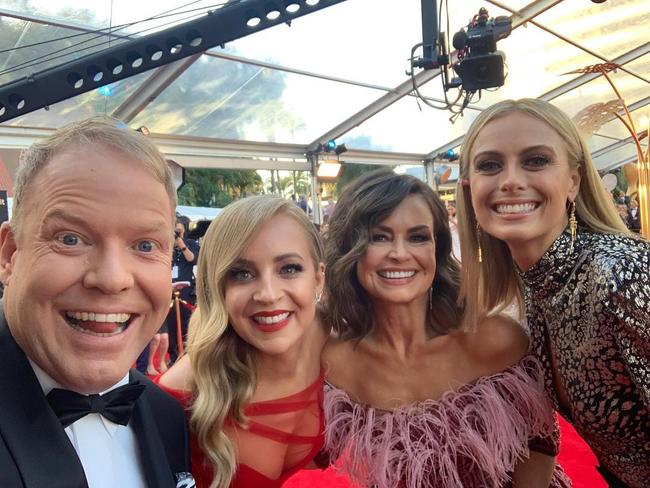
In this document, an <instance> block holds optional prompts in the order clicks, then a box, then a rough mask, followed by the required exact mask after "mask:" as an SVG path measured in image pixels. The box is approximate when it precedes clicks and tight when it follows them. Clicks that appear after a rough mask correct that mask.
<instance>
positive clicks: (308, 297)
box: [225, 214, 324, 355]
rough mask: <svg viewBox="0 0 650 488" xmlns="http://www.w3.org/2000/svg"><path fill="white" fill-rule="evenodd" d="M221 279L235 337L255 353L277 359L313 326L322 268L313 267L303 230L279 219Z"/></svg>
mask: <svg viewBox="0 0 650 488" xmlns="http://www.w3.org/2000/svg"><path fill="white" fill-rule="evenodd" d="M225 280H226V281H225V298H226V300H225V302H226V310H227V311H228V317H229V320H230V324H231V325H232V327H233V328H234V330H235V332H237V334H238V335H239V336H240V337H241V338H242V339H243V340H244V341H246V342H247V343H248V344H250V345H251V346H253V348H255V349H256V350H257V351H258V352H260V353H262V354H267V355H279V354H284V353H287V352H289V351H290V350H292V349H293V348H294V347H296V346H299V344H300V340H301V339H302V338H303V336H304V334H305V332H306V331H307V329H308V328H309V327H310V326H311V325H312V323H313V321H314V316H315V313H316V303H315V302H316V297H317V296H320V294H321V292H322V290H323V281H324V266H323V264H322V263H319V264H318V266H316V265H315V264H314V261H313V259H312V255H311V252H310V247H309V239H308V236H307V235H306V234H305V231H304V229H303V228H302V227H301V225H300V224H299V223H298V222H296V221H295V220H294V219H293V218H291V217H289V216H287V215H283V214H278V215H275V216H273V217H272V218H271V219H269V220H268V222H266V223H265V224H264V225H263V226H262V227H261V228H260V230H259V231H258V232H257V233H256V234H254V237H253V239H252V241H251V242H250V244H249V245H248V247H247V248H246V250H245V251H244V252H243V253H242V255H241V256H240V257H239V259H238V260H236V261H235V263H233V265H232V266H231V267H230V269H229V271H228V272H227V276H226V277H225Z"/></svg>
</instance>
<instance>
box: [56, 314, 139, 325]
mask: <svg viewBox="0 0 650 488" xmlns="http://www.w3.org/2000/svg"><path fill="white" fill-rule="evenodd" d="M66 315H67V316H68V317H70V318H71V319H75V320H83V321H89V322H116V323H123V322H128V320H129V319H130V318H131V314H130V313H96V312H66Z"/></svg>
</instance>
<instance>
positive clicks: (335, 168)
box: [316, 161, 342, 180]
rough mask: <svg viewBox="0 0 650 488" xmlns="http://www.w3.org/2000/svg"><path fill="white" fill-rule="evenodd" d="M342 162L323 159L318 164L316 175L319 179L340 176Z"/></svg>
mask: <svg viewBox="0 0 650 488" xmlns="http://www.w3.org/2000/svg"><path fill="white" fill-rule="evenodd" d="M341 167H342V164H341V163H339V162H337V161H322V162H321V163H320V164H319V165H318V170H317V171H316V177H317V178H319V179H330V180H331V179H335V178H338V177H339V174H340V172H341Z"/></svg>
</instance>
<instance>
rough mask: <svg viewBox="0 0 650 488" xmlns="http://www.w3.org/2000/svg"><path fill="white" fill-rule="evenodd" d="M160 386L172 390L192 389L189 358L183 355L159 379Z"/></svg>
mask: <svg viewBox="0 0 650 488" xmlns="http://www.w3.org/2000/svg"><path fill="white" fill-rule="evenodd" d="M160 384H161V385H162V386H166V387H167V388H171V389H173V390H182V391H189V390H191V389H192V366H191V364H190V357H189V356H188V355H187V354H185V355H184V356H183V357H182V358H180V359H179V360H178V361H176V362H175V363H174V365H173V366H172V367H171V368H169V369H168V370H167V372H166V373H165V374H163V375H162V376H161V377H160Z"/></svg>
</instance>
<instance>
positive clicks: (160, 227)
mask: <svg viewBox="0 0 650 488" xmlns="http://www.w3.org/2000/svg"><path fill="white" fill-rule="evenodd" d="M51 221H63V222H66V223H69V224H73V225H78V226H80V227H92V226H93V225H94V224H96V223H100V220H99V219H93V220H92V222H90V223H89V222H88V220H86V219H84V218H82V217H79V216H78V215H76V214H74V213H71V212H68V211H67V210H64V209H61V208H55V209H52V210H49V211H48V212H47V213H46V214H45V217H44V218H43V222H42V225H47V224H48V223H49V222H51ZM167 227H168V225H167V222H166V221H164V220H162V219H160V220H152V221H151V222H150V223H148V225H146V226H142V227H141V228H139V231H140V232H143V233H149V232H160V231H165V232H166V231H167ZM169 234H170V235H172V234H173V230H172V229H170V230H169Z"/></svg>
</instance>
